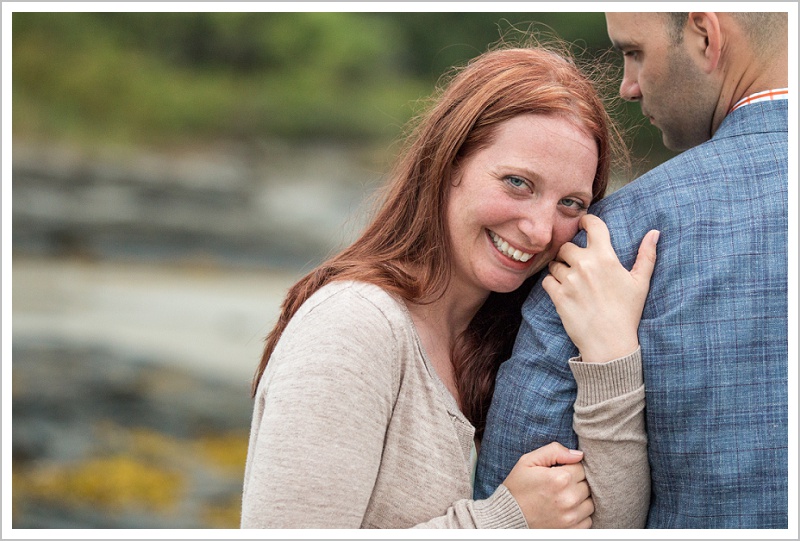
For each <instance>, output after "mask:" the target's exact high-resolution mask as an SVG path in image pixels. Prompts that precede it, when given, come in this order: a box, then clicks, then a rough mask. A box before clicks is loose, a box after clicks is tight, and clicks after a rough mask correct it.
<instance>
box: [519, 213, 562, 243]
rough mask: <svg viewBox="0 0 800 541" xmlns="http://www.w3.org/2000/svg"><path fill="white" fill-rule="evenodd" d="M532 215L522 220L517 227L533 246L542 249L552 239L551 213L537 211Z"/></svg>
mask: <svg viewBox="0 0 800 541" xmlns="http://www.w3.org/2000/svg"><path fill="white" fill-rule="evenodd" d="M534 216H535V217H534V218H530V219H527V220H523V221H522V222H521V223H520V226H519V228H520V231H522V233H523V234H524V235H525V236H526V237H527V238H528V240H529V242H530V243H531V246H532V247H533V248H536V249H538V250H544V249H545V248H546V247H547V246H548V245H549V244H550V242H551V241H552V240H553V228H554V225H555V220H554V217H553V216H552V214H551V213H544V212H537V213H535V214H534Z"/></svg>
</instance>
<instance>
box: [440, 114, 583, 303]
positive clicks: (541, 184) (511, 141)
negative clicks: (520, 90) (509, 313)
mask: <svg viewBox="0 0 800 541" xmlns="http://www.w3.org/2000/svg"><path fill="white" fill-rule="evenodd" d="M596 171H597V144H596V143H595V141H594V139H593V138H592V137H591V136H590V135H589V134H588V132H586V131H585V130H584V129H582V128H579V127H578V126H577V125H576V124H574V123H573V122H571V121H569V120H567V119H565V118H563V117H560V116H552V115H533V114H527V115H520V116H517V117H514V118H512V119H510V120H508V121H506V122H504V123H502V124H500V125H499V126H498V127H497V130H496V132H495V137H494V139H493V141H492V143H491V144H490V145H489V146H488V147H485V148H483V149H480V150H478V151H476V152H475V153H473V154H472V155H471V156H469V157H467V158H466V159H465V160H464V161H463V162H462V163H461V164H460V167H459V168H458V169H457V171H456V173H455V174H454V178H453V185H452V187H451V188H450V189H451V192H450V199H449V203H448V207H447V224H448V232H449V236H450V242H451V245H452V248H453V259H454V261H453V271H454V276H453V282H452V283H451V286H452V287H455V288H457V289H458V290H459V294H466V295H483V296H485V295H487V294H488V293H489V292H490V291H496V292H509V291H513V290H515V289H517V288H518V287H519V286H521V285H522V282H523V281H525V279H527V278H528V277H530V276H531V275H533V274H534V273H536V272H537V271H539V270H541V269H542V268H543V267H544V266H545V265H546V264H547V263H548V262H549V261H550V260H551V259H553V258H554V257H555V255H556V253H557V252H558V250H559V248H561V245H562V244H564V243H565V242H567V241H570V240H572V238H573V237H574V236H575V234H576V233H577V231H578V220H579V219H580V217H581V216H582V215H583V214H584V213H585V212H586V209H587V207H588V206H589V203H590V202H591V200H592V183H593V180H594V176H595V172H596Z"/></svg>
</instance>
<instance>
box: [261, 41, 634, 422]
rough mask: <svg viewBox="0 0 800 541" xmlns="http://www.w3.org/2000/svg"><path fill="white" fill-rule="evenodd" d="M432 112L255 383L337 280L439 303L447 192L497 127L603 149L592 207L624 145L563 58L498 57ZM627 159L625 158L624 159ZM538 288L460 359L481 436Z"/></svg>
mask: <svg viewBox="0 0 800 541" xmlns="http://www.w3.org/2000/svg"><path fill="white" fill-rule="evenodd" d="M443 81H444V82H445V84H442V85H440V86H439V88H438V90H437V93H436V95H435V96H434V99H433V105H432V107H430V108H429V109H428V111H427V112H426V113H425V114H423V115H422V116H420V117H419V118H418V119H417V120H416V121H415V122H414V124H413V131H412V132H411V134H410V136H409V137H408V139H407V143H406V148H405V151H404V152H403V153H402V154H401V156H400V159H399V160H398V162H397V163H396V165H395V167H394V169H393V171H392V173H391V175H390V177H389V182H388V184H387V185H386V187H385V191H384V193H383V196H384V197H383V199H382V205H381V206H380V207H379V208H378V211H377V213H376V214H375V216H374V218H373V219H372V221H371V222H370V223H369V225H368V226H367V227H366V229H365V230H364V232H363V233H362V235H361V236H360V238H358V240H356V241H355V242H354V243H353V244H351V245H350V246H349V247H347V248H345V249H344V250H343V251H341V252H340V253H338V254H337V255H334V256H333V257H331V258H330V259H328V260H327V261H325V262H324V263H322V264H321V265H320V266H319V267H317V268H316V269H315V270H313V271H312V272H310V273H309V274H307V275H306V276H304V277H303V278H301V279H300V280H299V281H298V282H297V283H296V284H295V285H294V286H293V287H292V288H291V289H290V290H289V292H288V294H287V296H286V299H285V301H284V303H283V306H282V308H281V313H280V316H279V319H278V322H277V324H276V325H275V327H274V328H273V330H272V331H271V332H270V334H269V335H268V336H267V339H266V344H265V347H264V352H263V355H262V357H261V362H260V364H259V366H258V369H257V371H256V374H255V378H254V380H253V387H252V392H253V395H255V392H256V389H257V387H258V383H259V381H260V379H261V376H262V374H263V373H264V369H265V368H266V366H267V363H268V362H269V358H270V355H271V354H272V352H273V350H274V349H275V346H276V345H277V343H278V340H279V339H280V337H281V334H282V333H283V331H284V329H285V328H286V325H287V324H288V322H289V320H290V319H291V318H292V316H293V315H294V314H295V313H296V312H297V310H298V308H299V307H300V306H301V305H302V304H303V303H304V302H305V301H306V300H307V299H308V298H309V297H310V296H311V295H312V294H313V293H314V292H316V291H317V290H318V289H320V288H321V287H322V286H324V285H325V284H327V283H329V282H331V281H334V280H357V281H362V282H369V283H372V284H375V285H377V286H379V287H381V288H383V289H384V290H386V291H389V292H391V293H394V294H396V295H398V296H400V297H401V298H403V299H406V300H408V301H411V302H414V303H425V302H431V301H433V300H435V299H436V298H438V296H440V295H441V294H442V293H443V292H444V291H445V289H446V288H447V286H448V280H449V277H450V271H451V268H450V265H451V247H450V242H449V240H448V235H447V231H446V225H445V209H446V208H447V202H448V196H449V187H450V184H451V180H452V176H453V173H454V168H455V167H456V165H457V163H458V161H459V160H461V159H463V158H465V157H467V156H469V155H470V154H471V153H473V152H475V151H476V150H477V149H479V148H482V147H484V146H486V145H488V144H489V143H490V141H491V139H492V137H493V135H494V133H495V129H496V127H497V126H498V125H499V124H501V123H502V122H504V121H506V120H508V119H510V118H512V117H515V116H517V115H522V114H530V113H533V114H542V115H563V116H565V117H567V118H569V119H570V120H572V121H574V122H575V123H576V124H577V125H579V126H582V127H584V128H585V129H586V130H587V132H588V133H589V134H591V135H592V136H593V137H594V139H595V140H596V142H597V146H598V150H599V161H598V166H597V173H596V175H595V178H594V184H593V196H594V199H593V200H594V201H596V200H598V199H600V198H602V197H603V195H604V194H605V191H606V187H607V185H608V179H609V171H610V169H611V163H612V159H613V157H614V156H615V155H616V153H617V151H623V150H624V144H623V142H622V139H621V137H620V136H619V132H618V131H617V129H616V128H615V124H614V123H613V122H612V120H611V117H610V116H609V114H608V112H607V111H606V109H605V107H604V104H603V100H602V99H601V96H600V93H599V92H598V89H597V88H596V87H595V85H594V84H593V82H592V80H591V79H590V78H589V76H587V75H586V74H585V73H584V72H583V71H582V70H581V69H579V68H578V67H577V65H576V64H575V62H574V61H573V60H572V59H571V58H570V57H569V56H568V55H567V54H565V52H564V51H560V52H554V51H551V50H549V49H546V48H543V47H530V48H528V47H515V48H506V49H496V50H492V51H489V52H486V53H484V54H482V55H480V56H478V57H477V58H475V59H473V60H472V61H471V62H470V63H468V64H467V65H466V66H464V67H463V68H461V69H459V70H456V71H454V72H452V73H451V74H449V76H448V77H447V79H443ZM622 154H624V152H620V155H622ZM532 283H533V278H531V279H529V280H528V281H527V282H526V283H525V284H524V285H523V286H522V287H521V288H520V289H518V290H517V291H514V292H511V293H505V294H499V293H492V294H490V295H489V297H488V299H487V300H486V302H485V303H484V305H483V307H482V308H481V309H480V310H479V311H478V313H477V315H476V316H475V318H473V320H472V322H471V323H470V324H469V326H468V328H467V329H466V331H465V332H464V333H462V335H461V336H460V337H459V338H458V340H457V342H456V344H455V347H454V349H453V353H452V360H453V365H454V367H455V373H456V382H457V385H458V391H459V395H460V397H461V408H462V411H463V412H464V414H465V415H466V417H467V418H468V419H469V420H470V422H472V423H473V425H474V426H475V427H476V430H477V436H478V437H480V436H481V434H482V432H483V427H484V424H485V419H486V413H487V411H488V408H489V402H490V400H491V395H492V393H493V391H494V379H495V376H496V374H497V369H498V367H499V363H500V362H502V361H503V360H505V358H506V357H507V356H508V355H509V354H510V352H511V348H512V346H513V342H514V338H515V335H516V332H517V329H518V328H519V323H520V318H521V315H520V310H521V306H522V303H523V301H524V299H525V297H526V296H527V293H528V292H529V290H530V288H531V286H532Z"/></svg>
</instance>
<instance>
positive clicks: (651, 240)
mask: <svg viewBox="0 0 800 541" xmlns="http://www.w3.org/2000/svg"><path fill="white" fill-rule="evenodd" d="M660 236H661V232H660V231H658V230H655V229H653V230H652V231H648V232H647V235H645V236H644V239H642V243H641V244H640V245H639V253H638V254H636V262H635V263H634V264H633V268H632V269H631V274H632V275H634V276H636V277H637V279H641V280H642V281H643V282H644V283H645V284H650V277H651V276H653V269H654V268H655V266H656V245H657V244H658V238H659V237H660Z"/></svg>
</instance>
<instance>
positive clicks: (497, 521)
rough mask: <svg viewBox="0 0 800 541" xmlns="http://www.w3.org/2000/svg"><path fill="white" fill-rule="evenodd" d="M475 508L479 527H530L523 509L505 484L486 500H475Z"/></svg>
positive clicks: (476, 521)
mask: <svg viewBox="0 0 800 541" xmlns="http://www.w3.org/2000/svg"><path fill="white" fill-rule="evenodd" d="M473 509H474V512H475V524H476V525H477V526H478V528H515V529H527V528H528V521H527V520H525V515H523V514H522V509H520V507H519V504H518V503H517V500H516V499H514V496H512V495H511V492H509V491H508V488H506V486H505V485H502V484H501V485H500V486H499V487H497V490H495V491H494V494H492V495H491V496H489V497H488V498H486V499H485V500H475V503H474V504H473Z"/></svg>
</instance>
